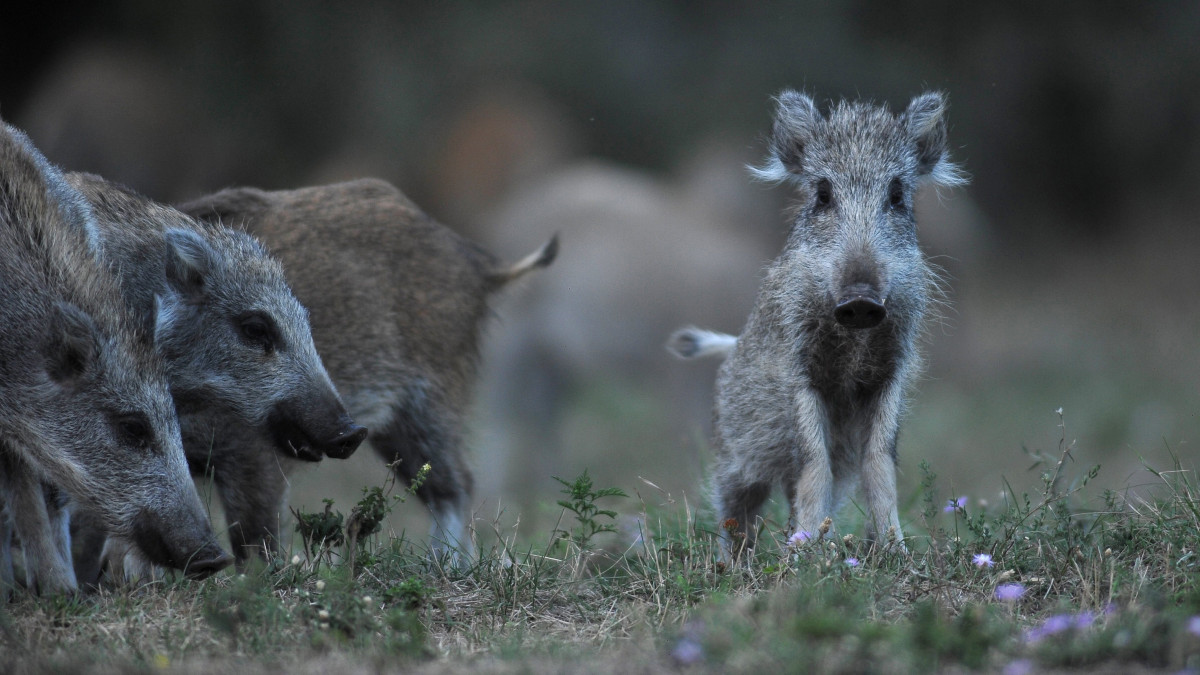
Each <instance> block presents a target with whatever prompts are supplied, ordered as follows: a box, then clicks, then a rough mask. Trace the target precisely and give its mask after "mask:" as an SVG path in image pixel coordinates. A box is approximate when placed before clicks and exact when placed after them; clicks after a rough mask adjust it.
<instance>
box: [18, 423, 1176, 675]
mask: <svg viewBox="0 0 1200 675" xmlns="http://www.w3.org/2000/svg"><path fill="white" fill-rule="evenodd" d="M1079 454H1080V453H1079V452H1078V451H1077V450H1076V449H1074V448H1072V447H1071V446H1070V445H1069V444H1067V443H1066V442H1065V437H1064V439H1063V441H1062V442H1060V444H1059V447H1058V448H1057V449H1056V450H1055V451H1054V452H1053V453H1048V454H1043V453H1036V452H1035V453H1031V456H1032V457H1033V467H1032V470H1033V471H1035V472H1037V474H1038V475H1039V476H1040V478H1041V489H1040V490H1035V491H1032V492H1030V493H1024V494H1016V493H1014V492H1013V490H1012V489H1011V487H1009V486H1008V484H1007V482H1003V486H1004V488H1005V489H1004V492H1003V498H1002V499H1001V500H999V501H998V502H995V503H990V504H987V505H983V504H981V502H980V500H978V499H972V498H970V497H967V498H965V499H960V497H961V495H957V494H947V493H945V492H942V491H941V488H940V486H939V484H938V480H937V476H936V475H935V474H934V472H933V470H932V468H930V467H928V466H926V465H923V466H922V471H923V479H922V485H921V494H920V495H919V496H918V498H917V499H916V500H915V505H914V506H913V507H912V509H911V510H910V511H911V512H910V513H909V514H907V515H909V519H908V521H907V522H906V526H907V527H906V535H907V537H906V540H905V543H906V546H907V548H906V549H905V548H902V547H900V546H898V545H895V543H894V542H893V543H890V544H883V545H880V546H872V545H870V544H869V543H867V542H864V541H862V540H861V539H859V538H857V537H855V536H854V535H853V534H847V533H848V532H856V531H861V523H857V522H855V521H856V516H857V518H859V519H860V518H861V515H860V514H858V513H857V512H856V511H855V510H854V509H847V512H848V513H846V514H844V515H845V516H846V517H845V518H843V519H842V521H839V525H840V526H841V527H842V528H843V529H842V531H841V532H840V533H838V534H834V535H831V536H830V537H828V538H825V539H822V540H815V541H807V542H803V543H801V544H799V545H797V546H792V545H788V544H787V543H786V541H787V535H788V531H787V528H786V524H785V523H782V522H779V518H778V515H776V517H774V518H769V519H768V520H767V521H766V522H765V524H764V527H765V528H766V529H765V531H764V536H763V537H762V538H761V540H760V541H761V543H760V546H759V550H758V551H756V552H755V553H754V554H753V555H752V556H751V557H748V558H746V559H741V560H736V561H723V560H722V558H721V556H720V554H719V546H718V543H717V536H716V532H715V529H716V528H715V525H714V523H713V522H712V521H711V514H709V513H707V512H706V511H705V510H703V509H702V510H700V511H697V510H696V509H695V507H694V505H693V504H690V503H689V502H688V501H687V500H686V499H673V498H671V497H670V496H669V495H663V494H661V493H657V491H655V497H657V498H658V499H657V500H656V501H665V502H666V505H665V506H660V507H647V505H646V504H645V500H644V499H641V498H639V497H626V496H625V495H624V493H623V492H622V491H620V490H617V489H613V488H602V487H596V486H594V485H593V483H592V481H591V479H590V478H589V477H588V476H587V474H586V473H584V474H582V475H580V476H579V477H578V478H576V479H575V480H573V481H561V482H562V484H563V495H564V497H565V499H564V500H563V501H561V502H560V505H561V506H562V507H563V511H562V514H563V516H562V519H561V520H560V521H559V523H558V524H557V525H556V527H555V528H554V529H553V531H551V532H547V533H541V534H538V533H534V534H533V535H532V536H529V537H527V536H525V535H524V534H522V533H520V532H518V531H517V528H509V529H506V530H503V531H502V530H500V529H499V527H498V526H494V527H493V531H492V532H490V533H488V534H490V537H489V536H481V537H480V539H481V540H485V541H486V540H490V541H491V542H492V543H490V544H487V545H485V547H484V550H483V551H482V553H481V554H480V555H479V556H478V559H477V560H474V561H472V562H471V563H468V564H460V565H455V564H452V561H451V560H449V559H445V558H443V559H439V558H437V557H434V556H431V555H430V554H429V552H428V551H427V550H425V549H424V548H423V546H422V544H421V543H420V542H416V541H412V540H409V539H406V538H404V537H403V536H401V537H385V536H383V535H382V534H381V533H380V532H378V531H374V530H372V529H371V527H369V526H368V527H358V530H357V531H356V532H354V533H346V532H343V533H342V535H344V536H338V534H337V533H336V532H333V529H336V528H337V527H342V528H346V527H348V524H349V523H352V522H355V521H356V519H357V520H359V521H361V520H363V519H364V518H366V519H367V522H368V525H369V523H371V522H374V523H378V522H379V520H380V519H381V518H382V516H383V515H384V513H383V512H384V511H386V510H387V509H388V508H390V507H389V504H394V503H395V501H396V500H398V499H400V498H403V496H404V495H399V496H395V497H393V496H391V495H390V494H387V490H381V489H379V488H375V489H372V490H368V491H364V497H363V501H362V502H360V504H358V505H357V506H356V507H355V508H354V509H352V511H351V516H350V517H349V518H342V517H341V514H340V513H338V512H337V510H336V505H333V504H330V505H329V509H328V510H327V511H326V512H322V513H320V514H298V515H299V516H300V518H301V522H305V523H307V526H306V527H307V534H306V535H305V536H304V537H303V539H304V541H303V542H302V543H300V544H299V545H298V548H297V549H296V550H295V551H293V552H292V553H290V554H289V555H290V556H291V557H290V558H289V559H287V560H279V561H276V562H275V563H274V564H272V565H262V566H259V567H258V568H256V569H252V570H248V571H247V572H246V573H245V574H241V575H238V574H232V573H228V574H223V575H220V576H218V577H216V578H214V579H210V580H207V581H203V582H191V581H187V580H168V581H163V582H158V583H155V584H153V585H150V586H148V587H144V588H140V589H134V590H124V589H116V590H107V591H104V592H101V593H99V594H96V595H94V596H89V597H83V598H35V597H30V596H28V595H26V594H18V597H17V598H16V600H15V601H14V602H13V603H11V604H10V605H9V606H8V607H5V608H3V609H0V652H3V653H4V654H5V660H6V663H7V664H8V672H16V673H22V672H102V673H105V672H181V673H190V672H205V673H209V672H239V673H240V672H264V673H265V672H280V671H283V672H297V673H306V672H331V671H333V672H400V671H410V670H415V671H419V672H446V671H457V670H462V669H466V668H471V669H473V670H484V671H489V672H557V671H563V670H570V671H585V672H641V671H661V670H673V669H684V670H688V671H691V672H753V671H762V672H804V671H807V670H811V671H815V672H884V673H887V672H897V673H907V672H939V671H940V672H959V671H973V670H983V671H997V672H1010V673H1019V672H1035V671H1037V672H1041V671H1045V670H1066V669H1084V668H1086V669H1089V670H1099V671H1110V672H1118V671H1127V670H1151V669H1171V670H1181V669H1188V670H1200V618H1198V617H1200V583H1198V582H1200V571H1198V568H1197V564H1198V563H1200V555H1198V553H1197V548H1198V545H1200V541H1198V538H1200V535H1198V533H1200V501H1198V498H1197V489H1198V487H1197V486H1198V483H1197V481H1196V476H1195V474H1194V473H1193V472H1192V471H1190V470H1185V469H1184V467H1182V466H1180V465H1179V462H1178V461H1177V460H1176V459H1174V458H1171V464H1170V466H1169V467H1168V468H1167V469H1165V470H1162V469H1158V468H1153V467H1148V468H1150V470H1151V472H1152V475H1154V476H1155V477H1156V479H1157V480H1158V481H1159V483H1160V485H1159V489H1158V490H1157V492H1156V493H1155V496H1154V497H1152V498H1145V499H1141V498H1127V497H1126V496H1125V494H1123V493H1118V492H1113V491H1102V492H1101V493H1100V494H1091V493H1090V491H1089V486H1088V483H1089V481H1090V480H1091V479H1093V478H1094V477H1095V476H1096V475H1097V472H1098V471H1099V467H1093V468H1091V469H1087V470H1084V471H1081V472H1076V473H1075V474H1074V475H1072V474H1071V472H1072V471H1074V470H1075V467H1076V466H1078V465H1079V462H1072V457H1073V458H1074V459H1075V460H1081V459H1082V458H1081V457H1079V456H1078V455H1079ZM641 487H643V488H648V489H650V490H652V491H654V490H655V488H654V486H652V485H650V484H646V485H645V486H641ZM355 514H357V515H355ZM363 514H366V515H365V516H364V515H363Z"/></svg>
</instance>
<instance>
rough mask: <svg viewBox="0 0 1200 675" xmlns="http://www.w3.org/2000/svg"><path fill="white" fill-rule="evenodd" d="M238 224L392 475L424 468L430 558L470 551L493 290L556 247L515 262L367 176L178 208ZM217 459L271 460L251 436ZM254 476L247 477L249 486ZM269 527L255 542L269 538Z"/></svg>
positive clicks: (232, 194) (232, 442)
mask: <svg viewBox="0 0 1200 675" xmlns="http://www.w3.org/2000/svg"><path fill="white" fill-rule="evenodd" d="M180 209H181V210H183V211H184V212H186V213H189V214H191V215H194V216H196V217H198V218H203V219H207V220H211V221H213V222H218V223H224V224H225V225H228V226H231V227H241V228H245V230H246V231H247V232H249V233H250V234H252V235H254V236H255V237H258V238H259V239H261V240H262V241H263V242H264V243H265V244H266V245H267V246H268V247H269V248H270V249H271V252H272V254H273V255H275V256H277V257H278V258H279V259H280V260H281V261H283V265H284V268H285V270H286V273H287V277H288V282H289V283H291V285H292V288H293V289H294V290H295V292H296V296H297V297H299V298H300V300H301V302H303V303H304V305H305V306H306V307H308V310H309V313H310V320H311V322H312V334H313V340H314V341H315V342H316V345H317V349H318V351H320V353H321V356H322V357H323V358H324V359H325V365H326V367H327V368H328V369H329V373H330V375H331V376H332V377H333V381H334V383H335V384H336V385H337V387H338V391H340V392H341V394H342V396H343V398H344V400H345V401H346V406H347V407H348V408H349V409H350V411H351V413H352V414H353V415H354V417H355V419H357V420H359V421H360V422H362V423H364V424H365V425H366V426H367V427H368V428H369V429H370V437H369V438H370V442H371V445H372V446H373V447H374V448H375V450H376V452H377V453H378V454H379V455H380V456H381V457H382V458H383V459H384V461H386V462H388V463H389V464H392V465H393V466H394V467H395V471H396V473H397V475H398V476H399V477H401V478H402V479H404V480H405V481H406V482H411V481H412V479H413V478H414V476H415V475H416V474H417V472H418V471H420V469H421V467H422V466H423V465H425V464H429V466H430V471H429V474H428V476H427V477H426V479H425V481H424V483H422V484H421V486H420V488H419V489H418V490H417V496H418V497H420V499H421V500H422V501H423V502H424V503H425V505H426V506H427V507H428V508H429V509H430V511H431V513H432V516H433V546H434V549H435V550H436V551H447V550H450V549H454V550H457V551H461V552H470V550H471V542H470V539H469V533H468V529H467V525H468V523H469V518H470V509H471V497H472V490H473V485H474V481H473V478H472V474H471V470H470V468H469V466H468V465H467V462H466V458H465V456H464V451H463V442H464V439H463V434H464V422H465V416H466V412H467V411H466V407H467V405H468V403H469V400H470V392H471V387H472V384H473V382H474V379H475V373H476V369H477V363H478V358H479V342H480V333H481V331H482V328H483V322H484V320H485V319H486V318H487V317H488V315H489V313H490V309H489V306H488V301H489V299H490V298H491V297H492V295H493V294H494V293H495V292H496V291H498V290H499V289H501V288H503V287H504V286H505V285H506V284H508V283H509V282H511V281H513V280H515V279H517V278H519V277H521V276H523V275H524V274H526V273H527V272H530V271H532V270H534V269H537V268H540V267H545V266H547V265H549V264H550V263H551V262H552V261H553V260H554V256H555V253H556V251H557V239H551V240H550V241H548V242H547V243H546V244H545V245H543V246H542V247H541V248H540V249H538V250H537V251H535V252H534V253H532V254H530V255H529V256H528V257H526V258H525V259H523V260H521V261H520V262H518V263H516V264H515V265H510V266H505V265H502V264H500V263H499V262H498V261H497V259H496V258H495V257H493V256H492V255H491V254H489V253H488V252H487V251H485V250H483V249H482V248H480V247H478V246H476V245H475V244H473V243H471V242H469V241H467V240H465V239H463V238H462V237H460V236H458V235H457V234H455V233H454V232H453V231H451V230H449V229H448V228H446V227H445V226H443V225H441V224H439V223H437V222H436V221H434V220H433V219H432V218H430V217H429V216H427V215H426V214H425V213H423V212H422V211H421V210H420V209H419V208H418V207H417V206H416V205H415V204H413V203H412V202H411V201H409V200H408V198H406V197H405V196H404V195H403V194H402V193H401V192H400V191H399V190H397V189H396V188H395V187H393V186H392V185H390V184H388V183H385V182H383V181H379V180H372V179H364V180H357V181H353V182H348V183H340V184H336V185H328V186H322V187H310V188H303V189H299V190H290V191H278V192H264V191H262V190H256V189H253V188H234V189H229V190H224V191H222V192H218V193H216V194H214V195H210V196H208V197H203V198H200V199H197V200H195V201H193V202H190V203H188V204H185V205H183V206H181V207H180ZM245 439H246V440H245V441H242V437H241V436H239V435H234V434H230V435H227V437H226V438H225V439H224V440H225V442H226V443H228V444H229V447H228V449H227V450H226V449H223V450H222V452H223V453H225V454H228V455H230V456H237V457H239V458H240V459H241V461H243V462H245V467H246V471H247V472H248V475H252V474H250V472H252V471H257V470H259V469H258V468H257V467H262V466H273V465H274V464H275V459H274V458H272V457H271V456H270V453H269V452H268V451H267V449H266V448H265V447H264V446H262V445H261V444H259V443H256V442H254V440H253V438H252V437H250V436H246V437H245ZM262 485H263V482H262V481H258V482H252V481H250V480H249V479H248V480H247V488H251V487H259V488H261V486H262ZM274 524H275V520H274V518H272V519H270V520H269V522H264V523H263V524H262V525H263V528H264V529H262V530H260V531H259V533H258V534H257V535H256V536H258V537H267V536H269V537H270V538H271V539H272V540H273V539H274V537H275V531H274V530H273V529H269V528H271V527H273V526H274Z"/></svg>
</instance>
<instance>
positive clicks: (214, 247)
mask: <svg viewBox="0 0 1200 675" xmlns="http://www.w3.org/2000/svg"><path fill="white" fill-rule="evenodd" d="M66 180H67V182H68V183H69V184H70V185H71V186H72V187H73V188H74V189H75V190H77V191H78V192H79V193H80V194H82V195H83V196H84V197H85V198H86V200H87V204H88V205H89V206H90V208H91V209H92V212H93V214H94V216H95V219H96V226H97V231H98V233H99V236H100V245H101V255H102V257H103V259H104V261H105V262H106V263H107V264H108V266H109V268H110V269H111V270H112V272H113V273H114V274H115V275H116V276H117V277H118V279H119V281H120V284H121V292H122V295H123V298H124V301H125V303H126V304H127V305H129V307H130V308H131V309H132V311H133V312H134V314H135V315H136V316H137V318H138V321H139V323H141V324H142V325H144V326H146V327H147V330H152V331H153V335H154V344H155V347H156V349H157V351H158V353H159V354H160V355H162V356H163V358H164V359H165V363H166V368H167V376H168V379H169V382H170V386H171V395H172V397H173V400H174V403H175V408H176V410H177V411H178V414H179V418H180V426H181V428H182V434H183V444H184V450H185V452H186V454H187V457H188V462H189V465H190V468H191V470H192V472H193V474H195V475H213V476H214V481H215V482H216V483H217V485H218V494H219V495H220V496H221V498H222V501H223V504H224V506H225V511H226V516H227V518H228V519H229V521H230V522H231V526H230V537H231V540H232V541H233V543H234V546H235V553H236V554H237V555H238V556H239V559H244V558H245V557H246V556H249V555H254V554H256V552H257V553H262V552H263V551H264V549H263V544H264V540H267V539H269V540H270V543H268V546H274V540H275V539H276V538H277V536H278V526H277V525H278V512H279V508H280V504H281V502H282V496H281V495H282V493H283V491H284V489H285V488H286V477H285V476H284V473H283V471H281V470H280V468H279V461H278V460H277V459H276V458H275V456H274V452H275V451H278V452H279V453H280V454H281V455H283V456H284V457H290V458H301V459H306V460H310V461H312V460H317V459H320V458H321V457H322V456H325V455H328V456H338V457H345V456H347V455H348V454H349V453H350V452H353V450H354V448H356V447H357V445H358V443H359V442H360V441H361V440H362V439H363V438H365V436H366V429H365V428H363V427H361V426H359V425H357V424H355V423H354V421H353V420H352V419H351V418H350V415H349V414H348V413H347V411H346V408H345V405H344V404H343V403H342V400H341V398H340V396H339V395H338V393H337V390H336V389H335V388H334V385H333V382H332V381H331V380H330V378H329V374H328V373H327V372H326V370H325V366H324V363H323V362H322V360H321V357H320V356H319V355H318V353H317V350H316V347H315V345H314V344H313V339H312V332H311V328H310V326H309V322H308V312H307V310H306V309H305V308H304V307H303V306H302V305H301V304H300V302H299V301H298V300H297V299H296V297H295V295H293V293H292V291H291V288H290V287H289V286H288V284H287V281H286V279H285V277H284V271H283V267H282V266H281V265H280V263H279V261H278V260H276V259H274V258H273V257H271V256H270V255H269V254H268V252H267V249H266V247H265V246H263V245H262V244H261V243H260V242H259V241H258V240H256V239H255V238H254V237H253V236H251V235H249V234H247V233H245V232H243V231H240V230H233V229H230V228H226V227H223V226H221V225H220V224H219V223H215V224H209V223H205V222H202V221H200V220H197V219H195V218H193V217H191V216H188V215H187V214H184V213H182V212H181V211H179V210H177V209H174V208H172V207H170V206H167V205H164V204H159V203H156V202H154V201H153V200H150V199H148V198H146V197H144V196H142V195H140V194H137V193H136V192H134V191H132V190H129V189H127V188H124V187H122V186H120V185H116V184H114V183H111V182H109V181H106V180H104V179H103V178H101V177H99V176H94V175H90V174H81V173H73V174H68V175H67V176H66ZM248 326H249V328H247V327H248ZM230 435H237V436H246V437H253V438H254V439H256V440H261V442H262V443H263V444H264V447H265V448H266V449H267V451H268V455H267V457H268V458H269V459H270V460H271V461H270V462H269V463H268V462H260V463H259V464H257V465H255V466H254V471H251V472H239V471H238V467H237V464H238V459H237V458H236V457H235V458H233V459H230V458H229V457H227V456H225V455H223V454H222V452H221V450H222V448H224V447H225V440H224V439H225V437H227V436H230ZM234 492H236V493H237V494H236V495H234V494H233V493H234ZM242 493H247V494H248V495H249V496H247V495H244V494H242ZM260 523H269V524H270V529H268V527H267V525H263V526H261V527H260V526H259V525H260ZM109 549H110V550H113V551H116V550H121V547H119V546H110V547H109ZM100 555H101V545H97V546H94V547H92V548H91V549H90V550H89V551H88V552H87V553H86V555H85V556H84V557H85V558H86V559H88V560H89V561H91V560H95V559H98V558H99V556H100ZM131 559H132V558H131V557H130V556H126V555H123V554H122V555H114V557H113V559H112V560H111V561H110V562H112V563H113V567H114V568H118V567H121V563H122V561H123V560H125V561H128V560H131ZM144 562H145V561H143V563H144ZM135 567H145V565H144V564H139V565H137V566H135ZM88 568H89V569H91V570H94V569H96V568H97V566H96V565H92V564H89V565H88ZM125 568H126V569H127V570H129V571H133V570H132V569H131V568H129V566H125Z"/></svg>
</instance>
